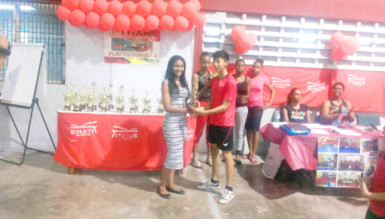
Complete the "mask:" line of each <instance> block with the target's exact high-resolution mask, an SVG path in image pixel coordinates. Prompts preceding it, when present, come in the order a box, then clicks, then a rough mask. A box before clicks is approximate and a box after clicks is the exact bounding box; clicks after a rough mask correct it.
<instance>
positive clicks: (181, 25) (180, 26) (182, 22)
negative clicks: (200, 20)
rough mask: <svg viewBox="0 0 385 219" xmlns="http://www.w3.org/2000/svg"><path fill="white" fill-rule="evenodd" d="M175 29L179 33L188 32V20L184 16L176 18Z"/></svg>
mask: <svg viewBox="0 0 385 219" xmlns="http://www.w3.org/2000/svg"><path fill="white" fill-rule="evenodd" d="M174 27H175V29H176V30H179V31H184V30H187V28H188V20H187V18H185V17H183V16H178V17H176V18H175V26H174Z"/></svg>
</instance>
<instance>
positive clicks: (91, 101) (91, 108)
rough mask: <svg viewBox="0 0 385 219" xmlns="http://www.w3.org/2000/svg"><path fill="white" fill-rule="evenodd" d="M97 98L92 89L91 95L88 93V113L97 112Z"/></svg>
mask: <svg viewBox="0 0 385 219" xmlns="http://www.w3.org/2000/svg"><path fill="white" fill-rule="evenodd" d="M95 102H96V96H95V90H94V89H92V90H91V91H90V92H89V93H88V105H87V111H88V112H93V111H95V110H96V104H95Z"/></svg>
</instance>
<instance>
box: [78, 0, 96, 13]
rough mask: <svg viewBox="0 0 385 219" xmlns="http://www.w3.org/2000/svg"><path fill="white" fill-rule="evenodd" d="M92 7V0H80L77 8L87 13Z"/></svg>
mask: <svg viewBox="0 0 385 219" xmlns="http://www.w3.org/2000/svg"><path fill="white" fill-rule="evenodd" d="M93 8H94V0H80V2H79V9H80V10H82V11H84V13H88V12H90V11H92V9H93Z"/></svg>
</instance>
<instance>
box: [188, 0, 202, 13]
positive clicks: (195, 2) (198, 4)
mask: <svg viewBox="0 0 385 219" xmlns="http://www.w3.org/2000/svg"><path fill="white" fill-rule="evenodd" d="M190 2H192V3H194V4H195V6H196V8H197V10H198V11H200V10H201V2H200V1H199V0H190Z"/></svg>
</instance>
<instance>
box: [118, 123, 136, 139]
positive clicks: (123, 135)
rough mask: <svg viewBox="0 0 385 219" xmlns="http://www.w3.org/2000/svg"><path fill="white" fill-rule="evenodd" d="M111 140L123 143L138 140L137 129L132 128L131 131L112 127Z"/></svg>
mask: <svg viewBox="0 0 385 219" xmlns="http://www.w3.org/2000/svg"><path fill="white" fill-rule="evenodd" d="M111 137H112V138H114V139H120V140H124V141H130V140H133V139H137V138H138V129H137V128H132V129H129V130H128V129H125V128H123V127H119V126H113V127H112V136H111Z"/></svg>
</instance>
